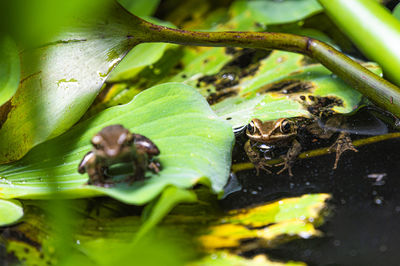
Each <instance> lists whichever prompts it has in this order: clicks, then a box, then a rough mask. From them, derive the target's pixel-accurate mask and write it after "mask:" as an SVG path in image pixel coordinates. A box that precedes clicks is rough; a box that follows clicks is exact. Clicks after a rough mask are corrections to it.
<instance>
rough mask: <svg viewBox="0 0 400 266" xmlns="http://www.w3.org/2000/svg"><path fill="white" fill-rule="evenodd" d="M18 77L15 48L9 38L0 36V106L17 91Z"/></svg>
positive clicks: (18, 65)
mask: <svg viewBox="0 0 400 266" xmlns="http://www.w3.org/2000/svg"><path fill="white" fill-rule="evenodd" d="M19 76H20V64H19V56H18V50H17V47H16V45H15V43H14V41H13V40H12V39H11V38H10V37H8V36H5V35H4V36H3V35H0V106H2V105H3V104H4V103H5V102H7V101H8V100H9V99H10V98H11V97H12V96H13V95H14V93H15V92H16V91H17V88H18V83H19ZM3 108H6V107H3ZM0 110H1V109H0ZM0 113H1V111H0ZM0 124H1V123H0Z"/></svg>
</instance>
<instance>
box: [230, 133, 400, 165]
mask: <svg viewBox="0 0 400 266" xmlns="http://www.w3.org/2000/svg"><path fill="white" fill-rule="evenodd" d="M395 138H400V133H399V132H396V133H389V134H385V135H379V136H373V137H369V138H364V139H358V140H355V141H353V142H352V143H353V145H354V146H356V147H360V146H364V145H367V144H372V143H375V142H379V141H384V140H388V139H395ZM328 153H330V150H329V148H320V149H315V150H311V151H305V152H302V153H300V154H299V157H298V158H299V159H307V158H311V157H316V156H322V155H325V154H328ZM282 161H283V160H282V159H281V158H277V159H273V160H270V161H268V163H269V164H270V165H275V164H277V163H280V162H282ZM253 168H254V165H253V164H252V163H236V164H233V165H232V172H234V173H236V172H239V171H244V170H249V169H253Z"/></svg>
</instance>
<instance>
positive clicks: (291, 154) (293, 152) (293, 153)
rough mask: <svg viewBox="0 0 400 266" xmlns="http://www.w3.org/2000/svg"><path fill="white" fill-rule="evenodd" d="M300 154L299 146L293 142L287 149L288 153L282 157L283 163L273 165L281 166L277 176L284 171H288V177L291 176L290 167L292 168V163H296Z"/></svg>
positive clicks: (295, 141) (296, 142)
mask: <svg viewBox="0 0 400 266" xmlns="http://www.w3.org/2000/svg"><path fill="white" fill-rule="evenodd" d="M300 152H301V144H300V143H299V142H298V141H297V140H294V141H293V144H292V147H291V148H290V149H289V151H288V152H287V153H286V155H285V156H283V162H282V163H278V164H276V165H275V166H282V165H283V168H282V169H281V170H279V172H277V174H278V175H279V174H281V173H283V172H284V171H285V170H288V173H289V175H290V176H293V173H292V166H293V164H294V162H295V161H296V159H297V156H298V155H299V154H300Z"/></svg>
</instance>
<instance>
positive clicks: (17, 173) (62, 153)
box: [0, 83, 234, 204]
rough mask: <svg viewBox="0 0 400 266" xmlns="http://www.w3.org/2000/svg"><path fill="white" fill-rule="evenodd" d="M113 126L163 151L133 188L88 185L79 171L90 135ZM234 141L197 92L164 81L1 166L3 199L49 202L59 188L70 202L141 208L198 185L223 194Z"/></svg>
mask: <svg viewBox="0 0 400 266" xmlns="http://www.w3.org/2000/svg"><path fill="white" fill-rule="evenodd" d="M111 124H122V125H124V126H125V127H126V128H129V129H130V130H131V131H132V132H135V133H139V134H142V135H145V136H147V137H149V138H150V139H151V140H152V141H153V142H154V143H155V144H156V145H157V146H158V147H159V149H160V151H161V154H160V156H159V159H160V162H161V164H162V168H163V169H162V171H161V172H160V173H159V174H157V175H156V174H149V178H148V179H146V180H145V181H142V182H135V183H134V184H133V185H131V186H130V185H127V184H119V185H117V186H115V187H112V188H103V187H97V186H91V185H86V184H85V183H86V182H87V180H88V177H87V175H80V174H79V173H78V172H77V167H78V164H79V162H80V160H81V159H82V158H83V156H84V155H85V153H87V152H88V151H89V150H90V149H91V145H90V139H91V138H92V136H93V135H94V134H95V133H97V132H98V131H100V130H101V129H102V128H103V127H105V126H108V125H111ZM233 139H234V138H233V133H232V130H231V127H230V126H229V124H227V123H225V122H224V121H221V120H220V119H219V118H218V117H217V116H216V115H215V114H214V113H213V111H212V110H211V109H210V107H209V105H208V104H207V102H206V101H205V100H204V98H203V97H202V96H201V95H200V94H199V93H198V92H196V90H195V89H193V88H191V87H189V86H187V85H183V84H180V83H169V84H163V85H159V86H156V87H153V88H151V89H148V90H146V91H144V92H142V93H141V94H139V95H137V96H136V97H135V98H134V99H133V100H132V101H131V102H130V103H129V104H126V105H123V106H118V107H113V108H110V109H107V110H105V111H103V112H101V113H99V114H98V115H96V116H94V117H93V118H91V119H88V120H86V121H84V122H82V123H80V124H78V125H76V126H74V127H73V128H72V129H71V130H70V131H68V132H67V133H65V134H63V135H62V136H59V137H57V138H55V139H53V140H50V141H47V142H45V143H43V144H41V145H39V146H37V147H35V148H34V149H32V150H31V151H30V152H29V153H28V154H27V155H26V156H25V157H24V158H23V159H21V160H20V161H17V162H15V163H10V164H6V165H2V166H0V177H1V180H0V182H1V183H0V189H1V191H0V196H1V197H3V198H51V195H52V193H54V192H55V191H56V192H59V193H61V194H62V195H64V196H66V197H70V198H80V197H88V196H94V195H109V196H112V197H114V198H116V199H119V200H121V201H124V202H127V203H133V204H144V203H147V202H148V201H150V200H152V199H154V198H155V197H156V196H157V195H158V194H159V193H161V191H162V190H163V189H164V188H165V187H167V186H169V185H174V186H176V187H178V188H189V187H192V186H193V185H195V184H197V183H203V184H205V185H209V186H210V187H211V188H212V189H213V191H214V192H216V193H221V192H222V189H223V186H224V185H225V183H226V181H227V179H228V175H229V170H230V164H231V149H232V145H233Z"/></svg>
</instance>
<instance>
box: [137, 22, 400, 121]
mask: <svg viewBox="0 0 400 266" xmlns="http://www.w3.org/2000/svg"><path fill="white" fill-rule="evenodd" d="M136 23H137V24H139V25H137V24H136V26H139V27H140V28H141V36H140V37H141V38H140V39H141V40H140V41H141V42H168V43H175V44H182V45H194V46H214V47H242V48H258V49H278V50H284V51H289V52H295V53H301V54H304V55H307V56H309V57H311V58H313V59H315V60H317V61H319V62H320V63H321V64H323V65H324V66H325V67H326V68H328V69H329V70H331V71H332V72H333V73H335V74H336V75H337V76H338V77H340V78H342V79H343V80H344V81H345V82H347V83H348V84H350V85H351V86H353V87H354V88H355V89H357V90H358V91H360V92H361V93H362V94H364V95H365V96H366V97H368V98H369V99H370V100H371V101H372V102H374V103H375V104H376V105H378V106H380V107H381V108H383V109H385V110H388V111H389V112H391V113H393V114H394V115H396V116H397V117H400V88H398V87H396V86H395V85H393V84H391V83H390V82H388V81H386V80H384V79H382V78H381V77H379V76H377V75H376V74H374V73H372V72H371V71H369V70H368V69H366V68H364V67H363V66H361V65H360V64H359V63H357V62H355V61H353V60H352V59H350V58H349V57H347V56H346V55H344V54H342V53H340V52H339V51H337V50H336V49H335V48H333V47H332V46H329V45H327V44H325V43H323V42H321V41H318V40H315V39H312V38H309V37H305V36H298V35H294V34H287V33H272V32H195V31H185V30H179V29H171V28H168V27H163V26H158V25H154V24H152V23H149V22H146V21H143V20H142V21H141V22H139V23H138V21H136Z"/></svg>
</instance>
